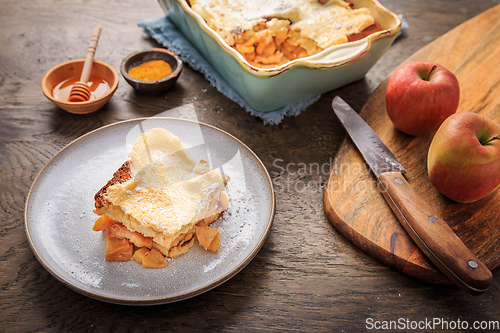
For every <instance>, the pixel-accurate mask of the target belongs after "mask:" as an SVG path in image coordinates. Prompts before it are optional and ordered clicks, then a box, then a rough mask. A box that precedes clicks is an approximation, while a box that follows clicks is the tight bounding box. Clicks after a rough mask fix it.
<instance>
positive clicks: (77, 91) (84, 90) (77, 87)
mask: <svg viewBox="0 0 500 333" xmlns="http://www.w3.org/2000/svg"><path fill="white" fill-rule="evenodd" d="M100 35H101V27H95V29H94V33H93V34H92V38H91V40H90V44H89V48H88V50H87V56H86V57H85V62H84V63H83V69H82V74H81V76H80V80H79V81H78V82H75V84H74V85H73V87H72V88H71V92H70V94H69V101H70V102H85V101H88V100H89V99H90V87H89V85H88V84H87V82H88V80H89V77H90V71H91V70H92V63H93V62H94V54H95V50H96V48H97V42H98V41H99V36H100Z"/></svg>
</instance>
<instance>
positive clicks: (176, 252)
mask: <svg viewBox="0 0 500 333" xmlns="http://www.w3.org/2000/svg"><path fill="white" fill-rule="evenodd" d="M193 245H194V237H193V238H191V240H190V241H189V242H185V243H183V244H179V245H177V246H176V247H172V248H171V249H170V250H169V251H168V257H169V258H177V257H178V256H180V255H181V254H184V253H186V252H188V251H189V249H190V248H192V247H193Z"/></svg>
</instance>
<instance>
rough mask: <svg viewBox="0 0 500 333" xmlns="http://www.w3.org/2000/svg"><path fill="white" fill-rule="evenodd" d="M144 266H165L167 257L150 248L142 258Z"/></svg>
mask: <svg viewBox="0 0 500 333" xmlns="http://www.w3.org/2000/svg"><path fill="white" fill-rule="evenodd" d="M142 266H143V267H144V268H162V267H165V266H167V258H165V257H164V256H163V254H161V253H160V251H158V250H156V249H151V250H150V251H149V252H148V253H147V254H146V256H144V258H143V259H142Z"/></svg>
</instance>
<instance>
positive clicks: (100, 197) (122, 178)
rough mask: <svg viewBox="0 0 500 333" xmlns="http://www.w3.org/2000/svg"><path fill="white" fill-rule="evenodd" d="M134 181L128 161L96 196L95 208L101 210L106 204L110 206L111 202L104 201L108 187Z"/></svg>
mask: <svg viewBox="0 0 500 333" xmlns="http://www.w3.org/2000/svg"><path fill="white" fill-rule="evenodd" d="M129 179H132V175H131V174H130V162H129V161H126V162H125V163H123V164H122V166H121V167H120V168H119V169H118V170H116V171H115V173H114V174H113V178H111V179H110V180H109V181H108V182H107V184H106V185H104V186H103V187H102V188H101V189H100V190H99V191H98V192H97V193H96V194H95V196H94V199H95V208H96V209H99V208H101V207H103V206H104V205H105V204H109V202H108V201H107V200H106V199H104V194H105V193H106V190H107V189H108V187H110V186H112V185H115V184H117V183H120V184H122V183H125V182H126V181H127V180H129Z"/></svg>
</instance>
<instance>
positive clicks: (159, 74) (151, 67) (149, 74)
mask: <svg viewBox="0 0 500 333" xmlns="http://www.w3.org/2000/svg"><path fill="white" fill-rule="evenodd" d="M170 74H172V68H171V67H170V65H169V64H168V62H166V61H164V60H149V61H146V62H143V63H142V64H140V65H139V66H136V67H132V68H131V69H130V70H129V71H128V75H130V76H131V77H132V78H134V79H136V80H141V81H156V80H160V79H163V78H164V77H167V76H169V75H170Z"/></svg>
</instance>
